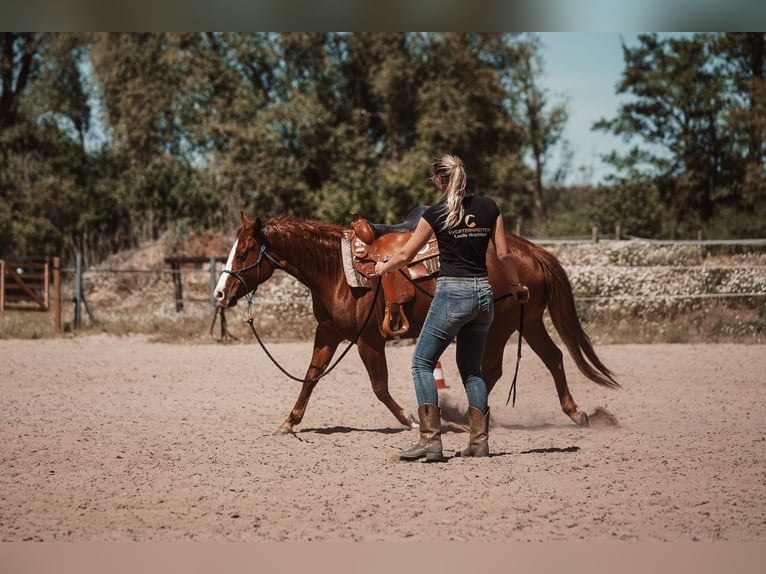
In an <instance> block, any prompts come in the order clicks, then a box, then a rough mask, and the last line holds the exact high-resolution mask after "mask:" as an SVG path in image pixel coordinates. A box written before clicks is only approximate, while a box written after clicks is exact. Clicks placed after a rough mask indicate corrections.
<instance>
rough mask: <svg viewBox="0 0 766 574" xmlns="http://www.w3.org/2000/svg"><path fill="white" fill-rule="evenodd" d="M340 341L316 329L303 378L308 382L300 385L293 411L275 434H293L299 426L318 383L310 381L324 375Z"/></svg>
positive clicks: (327, 332)
mask: <svg viewBox="0 0 766 574" xmlns="http://www.w3.org/2000/svg"><path fill="white" fill-rule="evenodd" d="M340 341H341V339H340V337H338V336H336V335H333V334H332V333H330V332H329V331H327V330H325V329H323V328H322V326H321V325H320V326H319V327H317V330H316V333H315V334H314V351H313V352H312V354H311V363H309V368H308V370H307V371H306V376H305V377H304V379H306V381H308V382H304V383H302V384H301V392H300V393H299V394H298V399H297V400H296V401H295V405H294V406H293V410H291V411H290V414H289V415H288V416H287V418H286V419H285V422H283V423H282V424H281V425H279V428H278V429H277V434H287V433H292V432H294V431H293V428H294V427H295V425H297V424H300V422H301V421H302V420H303V415H304V414H305V413H306V407H307V406H308V403H309V399H310V398H311V393H312V391H313V390H314V387H315V386H316V384H317V382H318V381H312V380H311V379H313V378H315V377H318V376H319V375H321V374H322V373H324V371H325V369H326V368H327V366H328V365H329V364H330V360H331V359H332V356H333V355H334V354H335V350H336V349H337V348H338V344H339V343H340Z"/></svg>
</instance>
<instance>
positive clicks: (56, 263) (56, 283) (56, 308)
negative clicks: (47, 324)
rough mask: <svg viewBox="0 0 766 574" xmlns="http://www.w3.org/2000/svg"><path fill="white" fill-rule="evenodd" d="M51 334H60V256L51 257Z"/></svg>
mask: <svg viewBox="0 0 766 574" xmlns="http://www.w3.org/2000/svg"><path fill="white" fill-rule="evenodd" d="M53 334H54V335H60V334H61V258H60V257H54V258H53Z"/></svg>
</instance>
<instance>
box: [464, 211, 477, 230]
mask: <svg viewBox="0 0 766 574" xmlns="http://www.w3.org/2000/svg"><path fill="white" fill-rule="evenodd" d="M475 217H476V216H475V215H471V214H470V213H469V214H468V215H466V216H465V219H464V221H465V225H466V227H476V224H475V223H472V222H471V220H472V219H474V218H475Z"/></svg>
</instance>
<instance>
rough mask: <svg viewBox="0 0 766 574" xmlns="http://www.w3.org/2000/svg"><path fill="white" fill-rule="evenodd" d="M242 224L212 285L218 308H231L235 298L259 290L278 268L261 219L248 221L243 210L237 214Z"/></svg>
mask: <svg viewBox="0 0 766 574" xmlns="http://www.w3.org/2000/svg"><path fill="white" fill-rule="evenodd" d="M239 215H240V219H241V220H242V227H240V228H239V230H238V231H237V238H236V239H235V240H234V245H232V247H231V251H230V252H229V258H228V259H227V261H226V267H225V268H224V270H223V271H222V272H221V276H220V278H219V279H218V284H217V285H216V287H215V298H216V301H217V302H218V306H219V307H233V306H234V305H236V304H237V301H238V300H239V299H240V298H241V297H243V296H245V295H247V294H248V293H250V292H251V291H255V290H256V289H258V286H259V285H260V284H261V283H263V282H264V281H266V280H267V279H268V278H269V277H271V275H272V274H273V273H274V269H276V268H278V267H280V264H279V262H278V261H276V260H275V259H274V258H273V257H272V256H271V255H269V253H268V252H267V250H266V231H265V229H264V227H263V223H262V222H261V220H260V218H256V220H255V221H250V220H249V219H248V218H247V216H246V215H245V213H244V212H243V211H240V213H239Z"/></svg>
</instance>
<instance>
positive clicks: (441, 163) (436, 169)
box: [431, 155, 466, 231]
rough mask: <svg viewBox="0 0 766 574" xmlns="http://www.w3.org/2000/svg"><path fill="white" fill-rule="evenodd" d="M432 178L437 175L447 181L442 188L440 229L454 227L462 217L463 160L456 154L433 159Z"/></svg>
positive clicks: (463, 191) (464, 182)
mask: <svg viewBox="0 0 766 574" xmlns="http://www.w3.org/2000/svg"><path fill="white" fill-rule="evenodd" d="M432 172H433V176H432V178H431V179H432V180H433V181H434V183H436V178H437V177H439V178H441V179H443V180H444V181H446V182H447V187H446V189H445V190H444V197H445V205H446V217H445V218H444V223H443V224H442V231H445V230H447V229H451V228H453V227H455V226H456V225H457V224H458V223H460V221H462V219H463V197H465V185H466V174H465V167H464V166H463V161H462V160H461V159H460V158H459V157H457V156H456V155H443V156H441V157H439V158H437V159H435V160H434V163H433V165H432Z"/></svg>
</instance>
